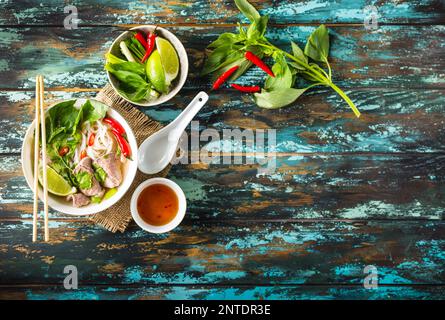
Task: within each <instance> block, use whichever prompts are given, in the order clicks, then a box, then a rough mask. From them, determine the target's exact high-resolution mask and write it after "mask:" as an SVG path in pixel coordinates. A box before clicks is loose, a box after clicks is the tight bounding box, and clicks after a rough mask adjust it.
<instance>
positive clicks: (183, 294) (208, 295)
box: [0, 285, 445, 300]
mask: <svg viewBox="0 0 445 320" xmlns="http://www.w3.org/2000/svg"><path fill="white" fill-rule="evenodd" d="M444 290H445V287H444V286H409V285H405V286H381V287H379V289H378V290H367V289H364V288H363V287H361V286H351V285H342V286H323V285H317V286H304V285H293V286H290V285H280V286H236V285H228V286H224V287H222V286H203V285H200V286H196V285H192V286H159V285H157V286H149V285H144V286H143V287H139V286H131V285H127V286H86V287H84V288H82V289H79V290H76V291H67V290H65V289H63V288H61V287H60V286H54V285H53V286H32V287H26V288H25V287H20V286H14V287H8V286H4V287H1V289H0V298H2V299H31V300H42V299H60V300H73V299H76V300H77V299H81V300H100V299H107V300H118V299H119V300H120V299H131V300H154V299H175V300H176V299H179V300H197V299H199V300H202V299H208V300H289V299H292V300H294V299H295V300H296V299H304V300H334V299H336V300H351V299H356V300H364V299H370V300H381V299H388V300H400V299H415V300H440V299H442V298H443V291H444Z"/></svg>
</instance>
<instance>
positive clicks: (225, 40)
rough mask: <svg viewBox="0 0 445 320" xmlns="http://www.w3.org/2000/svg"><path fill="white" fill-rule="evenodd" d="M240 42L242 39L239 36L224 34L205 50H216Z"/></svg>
mask: <svg viewBox="0 0 445 320" xmlns="http://www.w3.org/2000/svg"><path fill="white" fill-rule="evenodd" d="M241 40H242V39H241V37H240V35H239V34H235V33H230V32H226V33H223V34H221V35H220V36H219V37H218V39H216V40H215V41H213V42H212V43H211V44H209V45H208V46H207V48H217V47H220V46H223V45H227V44H234V43H237V42H238V41H241Z"/></svg>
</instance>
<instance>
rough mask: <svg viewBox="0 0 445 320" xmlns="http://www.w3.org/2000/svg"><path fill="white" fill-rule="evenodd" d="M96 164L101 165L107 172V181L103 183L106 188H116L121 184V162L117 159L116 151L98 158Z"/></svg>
mask: <svg viewBox="0 0 445 320" xmlns="http://www.w3.org/2000/svg"><path fill="white" fill-rule="evenodd" d="M94 164H95V165H96V166H98V167H101V168H102V169H103V170H104V171H105V173H106V174H107V177H106V178H105V181H104V183H103V186H104V187H105V188H115V187H118V186H120V185H121V183H122V171H121V163H120V161H119V159H117V157H116V154H115V153H109V154H107V155H105V156H103V157H101V158H99V159H97V160H96V161H95V162H94Z"/></svg>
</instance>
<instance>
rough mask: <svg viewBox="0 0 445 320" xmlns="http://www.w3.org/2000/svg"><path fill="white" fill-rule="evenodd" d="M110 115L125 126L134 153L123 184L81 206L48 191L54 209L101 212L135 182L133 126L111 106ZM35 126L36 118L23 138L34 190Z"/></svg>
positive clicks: (24, 160)
mask: <svg viewBox="0 0 445 320" xmlns="http://www.w3.org/2000/svg"><path fill="white" fill-rule="evenodd" d="M90 100H94V99H90ZM85 101H86V99H77V101H76V104H75V106H80V105H82V104H83V103H85ZM60 102H62V101H59V102H57V103H54V104H52V105H51V106H50V107H49V108H47V109H46V111H45V113H48V110H49V109H51V108H52V107H53V106H54V105H56V104H58V103H60ZM108 115H109V116H110V117H112V118H114V119H116V120H117V121H118V122H119V123H120V124H121V125H122V127H124V129H125V132H126V134H127V139H128V143H129V144H130V148H131V153H132V154H131V156H132V159H133V160H132V161H128V165H127V167H126V168H125V171H124V175H123V176H124V180H123V181H122V184H121V185H120V186H119V187H118V188H117V192H116V194H115V195H113V196H112V197H111V198H109V199H107V200H104V201H102V202H101V203H98V204H94V203H90V204H89V205H87V206H84V207H80V208H76V207H73V206H72V204H71V202H68V201H66V199H65V197H58V196H55V195H52V194H51V193H48V205H49V206H50V207H51V208H53V209H54V210H56V211H59V212H62V213H66V214H69V215H78V216H85V215H90V214H94V213H98V212H101V211H103V210H105V209H108V208H109V207H111V206H112V205H114V204H115V203H117V202H118V201H119V200H120V199H121V198H122V197H123V196H124V194H125V193H126V192H127V190H128V189H129V188H130V186H131V184H132V183H133V180H134V177H135V176H136V172H137V168H138V165H137V151H138V145H137V142H136V138H135V136H134V133H133V130H131V127H130V126H129V125H128V123H127V121H126V120H125V119H124V118H123V117H122V116H121V115H120V114H119V113H118V112H117V111H115V110H113V109H112V108H111V107H109V109H108ZM34 128H35V120H34V121H33V122H32V124H31V125H30V126H29V128H28V131H27V132H26V134H25V138H24V140H23V145H22V170H23V174H24V175H25V179H26V182H27V183H28V186H29V187H30V188H31V190H33V188H34ZM33 191H34V190H33ZM39 198H40V199H43V190H42V188H41V186H40V185H39Z"/></svg>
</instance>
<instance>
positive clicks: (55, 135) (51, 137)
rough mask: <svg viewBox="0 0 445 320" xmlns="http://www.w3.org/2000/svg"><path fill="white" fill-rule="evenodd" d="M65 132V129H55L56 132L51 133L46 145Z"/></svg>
mask: <svg viewBox="0 0 445 320" xmlns="http://www.w3.org/2000/svg"><path fill="white" fill-rule="evenodd" d="M65 131H66V128H65V127H61V128H57V129H56V130H54V131H53V132H51V135H50V136H49V138H48V141H47V143H51V142H52V141H53V140H54V139H55V138H56V137H57V136H58V135H59V134H61V133H62V132H65Z"/></svg>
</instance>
